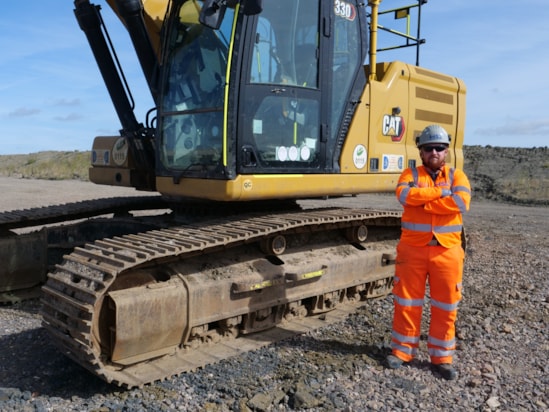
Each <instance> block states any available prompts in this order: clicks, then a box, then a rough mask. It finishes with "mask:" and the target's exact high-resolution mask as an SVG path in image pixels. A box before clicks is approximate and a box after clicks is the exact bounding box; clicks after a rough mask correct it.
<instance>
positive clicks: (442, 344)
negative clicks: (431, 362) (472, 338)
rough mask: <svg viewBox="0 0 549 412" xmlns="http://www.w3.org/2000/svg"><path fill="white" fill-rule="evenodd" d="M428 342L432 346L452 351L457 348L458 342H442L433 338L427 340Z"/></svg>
mask: <svg viewBox="0 0 549 412" xmlns="http://www.w3.org/2000/svg"><path fill="white" fill-rule="evenodd" d="M427 342H429V343H430V344H431V345H435V346H440V347H441V348H444V349H448V350H451V349H453V348H454V347H455V346H456V340H455V339H450V340H442V339H437V338H433V337H432V336H429V337H428V338H427Z"/></svg>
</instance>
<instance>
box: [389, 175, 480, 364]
mask: <svg viewBox="0 0 549 412" xmlns="http://www.w3.org/2000/svg"><path fill="white" fill-rule="evenodd" d="M396 195H397V198H398V200H399V201H400V203H401V204H402V205H403V207H404V212H403V214H402V228H401V229H402V233H401V237H400V242H399V244H398V246H397V258H396V269H395V279H394V286H393V298H394V318H393V330H392V336H391V337H392V352H393V355H395V356H397V357H398V358H400V359H402V360H403V361H405V362H409V361H411V360H412V359H413V357H414V355H416V353H417V349H418V346H419V340H420V326H421V317H422V309H423V303H424V297H425V285H426V282H427V280H428V281H429V288H430V294H431V320H430V327H429V337H428V340H427V347H428V351H429V356H430V359H431V363H433V364H442V363H452V356H453V354H454V350H455V320H456V315H457V307H458V303H459V301H460V300H461V281H462V275H463V259H464V251H463V248H462V246H461V236H462V228H463V220H462V213H464V212H465V211H467V210H469V204H470V201H471V187H470V185H469V180H468V179H467V176H466V175H465V173H463V172H462V171H461V170H459V169H453V168H450V167H448V166H444V167H443V168H442V169H441V170H440V171H439V173H438V175H437V176H436V177H432V176H431V175H430V174H429V173H428V171H427V169H426V168H425V167H424V166H419V167H417V168H408V169H406V170H404V172H403V173H402V174H401V176H400V178H399V181H398V184H397V189H396Z"/></svg>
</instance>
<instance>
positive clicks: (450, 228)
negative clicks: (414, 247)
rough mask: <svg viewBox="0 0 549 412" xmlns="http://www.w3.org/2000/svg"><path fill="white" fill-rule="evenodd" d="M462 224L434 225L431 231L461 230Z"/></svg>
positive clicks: (449, 231)
mask: <svg viewBox="0 0 549 412" xmlns="http://www.w3.org/2000/svg"><path fill="white" fill-rule="evenodd" d="M462 228H463V225H449V226H435V227H434V228H433V232H435V233H453V232H461V229H462Z"/></svg>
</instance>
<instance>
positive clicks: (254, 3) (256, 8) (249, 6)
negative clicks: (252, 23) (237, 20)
mask: <svg viewBox="0 0 549 412" xmlns="http://www.w3.org/2000/svg"><path fill="white" fill-rule="evenodd" d="M262 11H263V0H246V1H245V2H244V14H245V15H247V16H254V15H256V14H259V13H261V12H262Z"/></svg>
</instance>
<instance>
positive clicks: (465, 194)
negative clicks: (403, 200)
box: [424, 169, 471, 215]
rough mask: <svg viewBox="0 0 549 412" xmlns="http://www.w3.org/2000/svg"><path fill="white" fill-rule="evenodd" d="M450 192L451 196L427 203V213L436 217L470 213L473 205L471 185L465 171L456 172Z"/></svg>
mask: <svg viewBox="0 0 549 412" xmlns="http://www.w3.org/2000/svg"><path fill="white" fill-rule="evenodd" d="M450 190H451V191H452V194H451V195H450V196H445V197H440V198H439V199H434V200H432V201H429V202H426V203H425V206H424V209H425V211H426V212H427V213H433V214H436V215H449V214H454V213H465V212H466V211H468V210H469V206H470V204H471V185H470V184H469V179H468V178H467V176H466V175H465V173H464V172H463V171H461V170H459V169H455V170H454V180H453V184H452V187H451V188H450Z"/></svg>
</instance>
